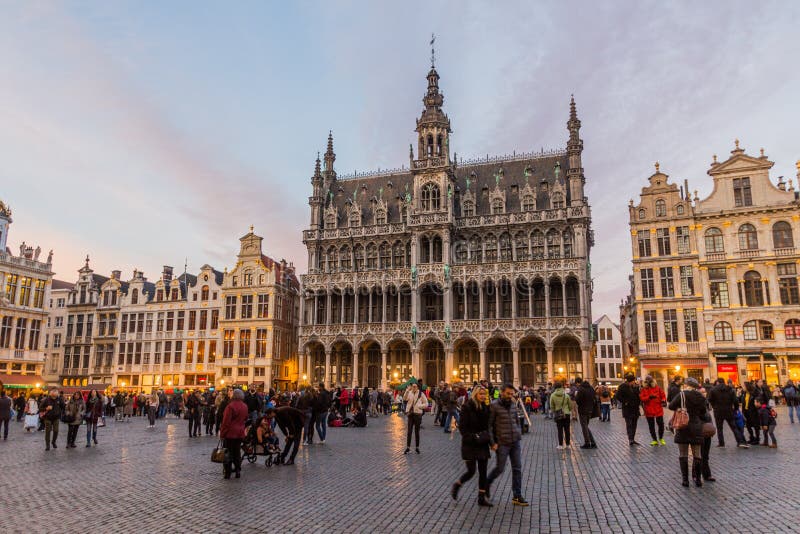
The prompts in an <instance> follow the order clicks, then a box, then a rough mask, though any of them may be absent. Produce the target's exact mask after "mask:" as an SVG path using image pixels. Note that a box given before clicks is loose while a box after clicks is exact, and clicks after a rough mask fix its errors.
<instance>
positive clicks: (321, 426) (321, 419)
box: [314, 412, 328, 441]
mask: <svg viewBox="0 0 800 534" xmlns="http://www.w3.org/2000/svg"><path fill="white" fill-rule="evenodd" d="M314 428H315V429H316V430H317V435H318V436H319V439H320V441H325V436H327V435H328V413H327V412H323V413H318V414H317V420H316V421H315V422H314Z"/></svg>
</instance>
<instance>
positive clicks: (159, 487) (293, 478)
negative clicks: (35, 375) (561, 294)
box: [0, 408, 800, 533]
mask: <svg viewBox="0 0 800 534" xmlns="http://www.w3.org/2000/svg"><path fill="white" fill-rule="evenodd" d="M533 418H534V419H533V430H532V432H531V433H530V434H527V435H525V436H524V438H523V461H524V471H523V475H524V481H523V484H524V493H525V496H526V497H527V498H528V500H529V501H531V506H530V507H528V508H519V507H515V506H512V504H511V502H510V500H511V493H510V491H511V488H510V486H511V484H510V476H511V473H510V471H511V469H510V466H509V468H507V469H506V472H505V473H504V474H503V476H502V478H500V479H499V480H497V481H496V483H495V484H494V487H493V495H492V500H493V501H494V502H495V507H494V508H491V509H488V510H487V509H484V508H479V507H478V506H477V505H476V495H477V477H475V479H473V480H472V481H470V482H468V483H467V484H466V485H465V487H464V488H463V490H462V492H461V496H460V498H459V500H458V501H457V502H454V501H452V500H451V499H450V496H449V488H450V485H451V484H452V482H453V481H454V480H455V479H456V478H457V477H458V475H459V474H460V473H461V470H462V465H463V464H462V463H461V461H460V456H459V439H458V436H455V439H453V440H451V439H449V436H447V435H445V434H444V433H443V432H442V430H441V428H439V427H434V426H433V424H432V418H431V417H428V416H426V417H425V420H424V422H423V430H422V454H421V455H416V454H413V453H412V454H411V455H408V456H404V455H403V454H402V451H403V448H404V445H405V443H404V438H405V420H404V419H403V418H401V417H399V416H396V415H394V416H389V417H383V418H379V419H370V421H369V426H368V428H365V429H348V428H333V429H329V434H328V441H327V442H326V443H325V445H318V444H315V445H313V446H311V447H304V448H302V449H301V450H300V454H299V455H298V458H297V465H296V466H294V467H290V466H274V467H271V468H266V467H265V466H264V463H263V460H259V462H258V463H256V464H252V465H248V464H245V466H244V468H243V472H242V478H241V479H239V480H236V479H233V480H223V478H222V473H221V471H222V469H221V466H219V465H217V464H212V463H210V461H209V456H210V452H211V449H212V448H213V447H214V445H215V444H216V439H215V438H213V437H202V438H195V439H190V438H188V437H187V430H186V426H185V424H184V421H181V420H177V419H167V420H166V422H165V421H164V420H161V421H159V422H158V425H157V428H155V429H152V430H151V429H148V428H146V419H134V420H133V421H132V422H130V423H113V422H110V423H109V426H108V427H106V428H101V429H100V430H99V436H98V439H99V441H100V445H99V446H97V447H92V448H84V447H83V444H82V443H81V440H82V438H83V437H85V434H84V433H82V432H81V433H79V439H78V443H79V446H78V448H77V449H65V448H64V444H65V440H66V429H65V427H64V426H63V425H62V431H61V435H60V436H59V442H60V443H59V448H58V449H57V450H53V451H50V452H45V450H44V437H43V433H35V434H26V433H25V432H24V431H23V430H22V427H21V424H16V423H14V424H12V429H11V434H10V436H9V440H8V441H7V442H0V459H1V460H2V461H0V487H1V488H2V497H0V503H2V506H0V531H2V532H79V531H80V532H87V531H91V532H112V531H113V532H189V531H191V532H200V531H202V532H222V531H228V532H231V531H232V532H243V531H249V532H264V531H267V530H270V531H275V530H277V531H279V532H322V531H325V532H348V533H352V532H372V531H383V532H409V531H412V530H413V531H418V532H488V531H491V532H535V531H540V532H577V531H581V532H590V531H597V532H600V531H602V532H668V531H676V530H681V531H686V530H689V531H692V532H712V531H713V532H753V531H756V530H758V531H760V532H792V531H795V532H797V531H798V528H800V526H799V525H798V523H800V490H798V481H800V465H799V464H800V462H798V459H800V455H798V452H799V449H800V447H799V446H798V437H800V424H797V423H796V424H795V425H790V424H789V421H788V417H787V415H786V411H785V408H781V409H779V418H778V420H779V426H778V430H777V437H778V445H779V448H778V449H777V450H775V449H768V448H766V447H753V448H752V449H750V450H743V449H737V448H736V447H734V446H731V445H730V443H732V442H733V438H732V436H730V434H729V431H728V434H727V436H726V438H727V441H728V446H727V448H724V449H719V448H716V447H712V450H711V455H712V456H711V465H712V470H713V472H714V475H715V476H716V478H717V482H715V483H707V484H706V485H705V486H704V487H703V488H695V487H691V488H688V489H687V488H683V487H682V486H681V485H680V476H679V469H678V460H677V447H676V446H675V445H674V444H673V443H672V440H671V439H669V438H668V440H667V442H668V446H666V447H652V448H651V447H650V446H648V445H643V446H641V447H637V448H633V449H631V448H629V447H628V445H627V440H626V438H625V433H624V424H623V421H622V419H621V418H620V416H619V412H618V411H614V412H613V415H612V422H611V423H600V422H598V421H597V420H594V421H593V422H592V425H591V426H592V429H593V432H594V434H595V439H596V441H597V443H598V444H599V448H598V449H596V450H588V451H586V450H581V449H579V448H578V447H577V446H578V445H579V444H580V441H581V439H580V438H578V439H577V440H576V441H577V443H576V441H573V445H572V449H571V450H569V451H559V450H556V449H555V445H556V438H555V425H554V424H553V423H552V422H551V421H546V420H544V419H542V417H541V416H535V415H534V416H533ZM81 430H83V428H81ZM575 431H577V432H578V433H580V429H579V426H578V425H577V423H575V424H573V432H575ZM638 436H639V440H640V441H642V442H643V443H647V442H649V436H648V435H647V428H646V424H645V420H644V418H642V419H641V420H640V425H639V433H638ZM714 443H715V445H716V439H715V442H714ZM492 463H493V460H492ZM490 468H491V464H490Z"/></svg>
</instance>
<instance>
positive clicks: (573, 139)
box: [567, 95, 585, 206]
mask: <svg viewBox="0 0 800 534" xmlns="http://www.w3.org/2000/svg"><path fill="white" fill-rule="evenodd" d="M567 130H568V131H569V141H567V158H568V160H569V169H568V170H567V182H568V183H569V194H570V205H572V206H576V205H580V204H582V203H583V184H584V182H585V178H584V176H583V164H582V163H581V153H582V152H583V141H582V140H581V137H580V130H581V121H580V120H579V119H578V110H577V107H576V106H575V96H574V95H572V96H571V97H570V99H569V120H568V121H567Z"/></svg>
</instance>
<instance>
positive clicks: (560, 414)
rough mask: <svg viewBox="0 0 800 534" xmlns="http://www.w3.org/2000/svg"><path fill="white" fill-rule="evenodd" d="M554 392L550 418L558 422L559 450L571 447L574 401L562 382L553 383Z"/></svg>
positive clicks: (551, 396)
mask: <svg viewBox="0 0 800 534" xmlns="http://www.w3.org/2000/svg"><path fill="white" fill-rule="evenodd" d="M553 388H554V389H553V392H552V393H550V416H551V417H552V419H553V420H554V421H555V422H556V431H557V432H558V447H556V448H557V449H563V448H565V447H566V448H567V449H569V446H570V424H571V423H572V400H571V399H570V398H569V395H567V390H566V389H564V383H563V382H562V381H561V380H556V381H555V382H553Z"/></svg>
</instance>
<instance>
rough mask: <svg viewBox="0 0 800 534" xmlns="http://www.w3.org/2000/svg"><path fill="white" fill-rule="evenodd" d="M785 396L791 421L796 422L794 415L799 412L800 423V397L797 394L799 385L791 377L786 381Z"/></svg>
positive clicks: (798, 420)
mask: <svg viewBox="0 0 800 534" xmlns="http://www.w3.org/2000/svg"><path fill="white" fill-rule="evenodd" d="M783 398H784V400H785V401H786V407H787V408H788V409H789V421H790V422H791V423H792V424H794V416H795V413H797V422H798V423H800V398H799V397H798V394H797V386H795V385H794V382H792V380H791V379H789V381H788V382H786V386H785V387H784V388H783Z"/></svg>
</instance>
